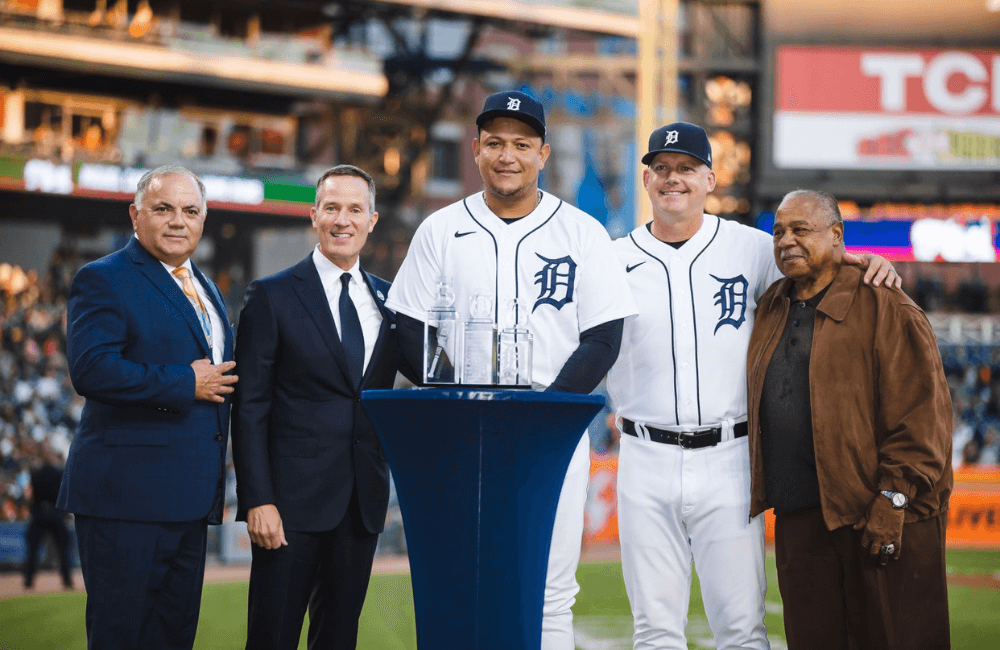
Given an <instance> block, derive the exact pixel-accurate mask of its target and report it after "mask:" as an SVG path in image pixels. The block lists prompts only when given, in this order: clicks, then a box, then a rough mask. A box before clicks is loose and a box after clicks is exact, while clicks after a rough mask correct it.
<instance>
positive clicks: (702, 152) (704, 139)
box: [642, 122, 712, 167]
mask: <svg viewBox="0 0 1000 650" xmlns="http://www.w3.org/2000/svg"><path fill="white" fill-rule="evenodd" d="M668 152H669V153H684V154H687V155H689V156H691V157H693V158H697V159H698V160H700V161H701V162H703V163H705V164H706V165H708V166H709V167H711V166H712V145H711V143H709V141H708V134H707V133H705V129H703V128H701V127H700V126H698V125H697V124H690V123H688V122H674V123H672V124H667V125H666V126H661V127H660V128H658V129H656V130H655V131H653V132H652V133H651V134H650V135H649V151H648V152H647V153H646V155H644V156H643V157H642V164H643V165H648V164H649V163H650V162H651V161H652V160H653V158H655V157H656V154H659V153H668Z"/></svg>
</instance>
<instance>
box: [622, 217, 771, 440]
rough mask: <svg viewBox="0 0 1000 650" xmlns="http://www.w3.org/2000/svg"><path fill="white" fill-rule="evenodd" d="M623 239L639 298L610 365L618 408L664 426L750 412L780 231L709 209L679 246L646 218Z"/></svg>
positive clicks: (629, 415)
mask: <svg viewBox="0 0 1000 650" xmlns="http://www.w3.org/2000/svg"><path fill="white" fill-rule="evenodd" d="M614 246H615V252H617V253H618V258H619V260H620V263H621V265H622V267H623V268H624V269H625V271H626V275H627V277H628V282H629V285H630V286H631V288H632V295H633V297H634V299H635V302H636V304H637V305H638V307H639V316H638V317H636V318H634V319H630V320H629V321H628V322H626V323H625V331H624V333H623V334H622V348H621V353H620V354H619V356H618V361H617V362H616V363H615V365H614V367H613V368H612V369H611V371H610V372H609V373H608V392H609V393H610V395H611V399H612V401H613V402H614V404H615V405H616V407H617V412H618V415H619V416H620V417H624V418H628V419H630V420H633V421H635V422H640V423H643V424H649V425H652V426H659V427H678V426H685V427H705V426H714V425H717V424H719V423H722V422H726V421H728V422H729V423H730V425H731V424H732V423H733V422H734V421H735V422H739V421H743V420H746V412H747V404H746V402H747V395H746V363H747V361H746V356H747V347H748V345H749V342H750V330H751V329H752V328H753V319H754V312H755V310H756V308H757V299H758V298H759V297H760V296H761V295H762V294H763V293H764V291H765V290H766V289H767V288H768V287H769V286H771V284H772V283H773V282H774V281H775V280H777V279H779V278H780V277H781V272H780V271H779V270H778V267H777V265H776V264H775V261H774V252H773V251H774V248H773V244H772V237H771V236H770V235H768V234H767V233H765V232H763V231H761V230H757V229H755V228H750V227H748V226H744V225H742V224H739V223H736V222H734V221H727V220H725V219H720V218H718V217H715V216H712V215H709V214H706V215H704V222H703V223H702V226H701V228H700V229H699V230H698V232H697V234H695V235H694V236H693V237H692V238H691V239H690V240H688V241H687V242H686V243H685V244H684V245H683V246H681V247H680V248H679V249H675V248H674V247H672V246H670V245H669V244H666V243H664V242H661V241H660V240H658V239H656V238H655V237H654V236H653V235H652V233H650V232H649V229H648V228H647V227H646V226H640V227H638V228H636V229H635V230H633V231H632V232H631V233H629V234H628V235H627V236H625V237H622V238H621V239H618V240H616V241H615V242H614Z"/></svg>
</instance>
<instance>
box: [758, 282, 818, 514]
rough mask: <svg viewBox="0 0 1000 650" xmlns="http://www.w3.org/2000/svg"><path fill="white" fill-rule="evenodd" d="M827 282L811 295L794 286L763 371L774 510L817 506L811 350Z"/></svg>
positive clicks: (764, 433) (764, 438)
mask: <svg viewBox="0 0 1000 650" xmlns="http://www.w3.org/2000/svg"><path fill="white" fill-rule="evenodd" d="M827 289H829V286H828V287H826V288H825V289H823V290H822V291H820V292H819V293H817V294H816V295H815V296H813V297H812V298H809V299H808V300H795V287H794V285H793V286H792V288H791V290H790V292H789V297H790V298H791V300H792V305H791V308H790V309H789V311H788V319H787V320H786V321H785V329H784V331H783V332H782V334H781V340H780V341H778V346H777V347H776V348H775V349H774V356H772V357H771V363H770V364H769V365H768V366H767V374H766V375H765V376H764V390H763V392H762V394H761V402H760V428H761V449H762V451H763V456H764V489H765V490H766V493H767V503H768V505H769V506H771V507H773V508H774V514H776V515H785V514H788V513H791V512H795V511H798V510H805V509H808V508H818V507H819V505H820V500H819V479H818V478H817V475H816V452H815V450H814V448H813V435H812V434H813V431H812V407H811V404H810V401H809V353H810V352H811V351H812V338H813V326H814V324H815V322H816V306H817V305H818V304H819V302H820V300H822V299H823V296H824V295H826V292H827Z"/></svg>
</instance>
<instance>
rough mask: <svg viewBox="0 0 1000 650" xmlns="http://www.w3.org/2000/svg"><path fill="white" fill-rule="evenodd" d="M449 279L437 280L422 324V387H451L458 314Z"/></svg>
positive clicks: (455, 380)
mask: <svg viewBox="0 0 1000 650" xmlns="http://www.w3.org/2000/svg"><path fill="white" fill-rule="evenodd" d="M454 303H455V290H454V289H452V287H451V278H450V277H440V278H438V279H437V295H436V296H435V298H434V305H433V306H432V307H431V308H430V309H428V310H427V319H426V320H425V321H424V358H423V365H424V368H423V374H424V383H425V384H454V383H456V382H457V379H458V378H457V377H456V376H455V369H456V368H455V362H456V360H457V359H458V313H457V312H456V311H455V305H454Z"/></svg>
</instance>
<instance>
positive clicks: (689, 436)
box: [677, 431, 697, 449]
mask: <svg viewBox="0 0 1000 650" xmlns="http://www.w3.org/2000/svg"><path fill="white" fill-rule="evenodd" d="M695 434H696V432H694V431H692V432H691V433H688V432H686V431H684V432H678V433H677V446H678V447H680V448H681V449H694V447H690V446H688V445H689V444H692V443H694V440H695V438H696V437H697V436H696V435H695ZM685 441H689V442H685Z"/></svg>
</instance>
